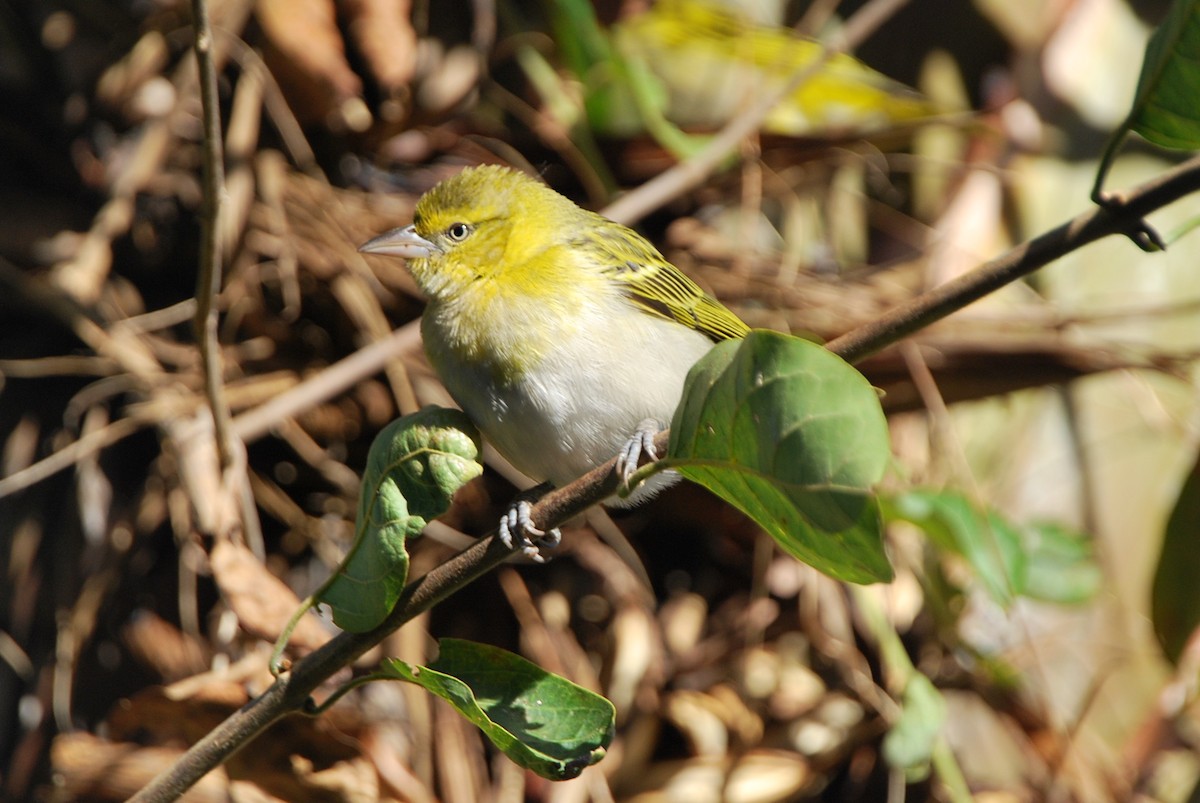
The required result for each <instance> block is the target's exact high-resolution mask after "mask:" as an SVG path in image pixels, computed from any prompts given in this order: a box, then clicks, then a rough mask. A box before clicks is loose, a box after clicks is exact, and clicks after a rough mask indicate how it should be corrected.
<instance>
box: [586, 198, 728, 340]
mask: <svg viewBox="0 0 1200 803" xmlns="http://www.w3.org/2000/svg"><path fill="white" fill-rule="evenodd" d="M600 221H601V223H600V225H597V226H595V227H589V230H588V234H587V235H586V236H585V239H584V240H582V241H581V242H579V243H576V244H573V245H574V246H575V247H576V248H579V249H580V250H582V251H583V252H584V253H585V254H586V255H587V256H588V258H590V259H593V260H595V262H596V265H597V267H598V268H599V269H600V270H601V271H603V272H604V274H605V275H607V276H609V277H610V278H612V279H613V280H614V281H616V282H618V283H619V284H620V285H621V286H622V287H623V288H624V290H625V294H626V295H627V296H628V297H629V300H630V301H632V302H633V303H635V304H637V305H638V306H640V307H642V308H643V309H645V310H646V311H647V312H649V313H651V314H653V315H658V316H661V317H663V318H667V319H670V320H674V321H678V322H679V323H681V324H683V325H684V326H687V327H690V328H692V329H695V330H696V331H698V332H701V333H703V334H704V335H707V336H708V337H709V338H711V339H712V340H715V341H719V340H726V339H729V338H738V337H744V336H745V335H747V334H748V333H749V332H750V327H748V326H746V324H744V323H743V322H742V321H741V319H740V318H738V317H737V316H736V315H734V314H733V313H732V312H730V311H729V310H728V309H726V308H725V307H724V306H722V304H721V302H719V301H717V300H716V299H715V298H713V297H712V296H710V295H708V294H707V293H705V292H704V291H703V290H702V289H700V286H699V285H698V284H696V283H695V282H694V281H692V280H691V279H689V278H688V277H687V275H686V274H684V273H683V271H681V270H679V268H677V267H675V266H674V265H672V264H671V263H670V262H668V261H667V259H666V257H664V256H663V255H662V254H660V253H659V252H658V249H657V248H655V247H654V246H653V245H651V244H650V243H649V242H648V241H647V240H646V239H645V238H644V237H642V236H641V235H640V234H638V233H637V232H635V231H633V230H632V229H629V228H626V227H625V226H622V225H620V224H618V223H613V222H612V221H610V220H607V219H604V218H600Z"/></svg>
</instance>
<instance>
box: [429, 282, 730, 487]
mask: <svg viewBox="0 0 1200 803" xmlns="http://www.w3.org/2000/svg"><path fill="white" fill-rule="evenodd" d="M620 310H621V312H620V314H618V315H615V316H614V315H613V314H612V313H613V310H612V308H608V309H607V310H605V311H601V310H599V309H597V310H592V311H588V310H579V312H580V314H581V317H580V318H578V319H576V320H575V321H574V322H573V323H575V324H577V325H576V326H574V327H573V330H572V331H571V332H566V333H563V335H562V337H561V339H559V340H554V341H552V342H551V345H550V346H549V347H547V348H545V349H543V353H542V355H541V356H540V359H539V362H538V363H537V364H536V365H534V366H531V367H530V368H529V369H528V370H526V371H524V372H523V374H522V375H521V376H519V377H516V378H513V379H511V380H507V381H501V380H498V379H497V378H496V371H495V370H494V369H493V368H492V367H490V366H488V365H486V364H483V363H481V362H480V361H478V360H470V361H468V360H466V359H464V358H463V357H462V356H460V354H459V353H456V352H455V350H453V349H449V348H445V347H441V346H439V341H444V340H445V338H444V337H442V334H444V333H438V332H436V331H430V330H431V329H434V330H436V329H437V327H438V326H439V323H438V321H437V319H436V318H435V319H433V320H426V322H425V324H424V329H425V334H426V349H427V351H428V353H429V357H430V361H431V362H432V363H433V365H434V368H435V369H436V370H437V371H438V373H439V375H440V376H441V378H442V381H443V382H444V383H445V385H446V388H447V390H449V391H450V394H451V395H452V396H453V397H454V399H455V401H457V402H458V403H459V405H460V406H461V407H462V408H463V410H464V411H465V412H466V413H467V415H468V416H470V418H471V419H472V421H474V422H475V424H476V426H478V427H479V429H480V431H481V432H482V433H483V435H484V437H485V438H487V440H488V441H490V442H491V443H492V445H493V446H495V447H496V449H497V450H498V451H500V453H501V454H503V455H504V456H505V457H506V458H508V460H509V461H511V462H512V464H513V465H514V466H516V467H517V468H518V469H520V470H521V471H522V472H524V473H525V474H527V475H529V476H530V477H531V478H533V479H535V480H539V481H549V482H550V483H552V484H553V485H555V486H561V485H564V484H566V483H568V482H570V481H571V480H573V479H575V478H577V477H579V476H580V475H582V474H584V473H586V472H587V471H589V470H590V469H592V468H594V467H595V466H597V465H600V464H601V463H603V462H605V461H607V460H608V459H610V458H611V457H613V456H615V455H616V454H617V452H618V451H619V450H620V449H621V447H622V446H623V445H624V444H625V443H626V441H627V440H628V439H629V438H630V436H631V435H633V433H634V431H635V430H636V428H637V427H638V425H639V424H640V423H641V422H643V421H645V420H647V419H649V420H653V421H655V422H657V424H658V425H659V427H660V428H662V427H666V426H668V425H669V424H670V421H671V416H672V415H673V413H674V411H675V408H676V406H677V405H678V404H679V400H680V396H681V394H682V390H683V382H684V379H685V377H686V376H687V372H688V370H689V369H690V368H691V367H692V365H693V364H694V363H695V362H696V360H698V359H699V358H700V357H701V356H703V355H704V354H705V353H707V352H708V350H709V349H710V348H712V345H713V344H712V341H710V340H709V339H708V338H707V337H705V336H704V335H703V334H701V333H699V332H696V331H694V330H692V329H689V328H687V327H685V326H682V325H680V324H677V323H674V322H671V321H668V320H665V319H661V318H657V317H655V316H652V315H649V314H647V313H645V312H643V311H641V310H638V309H636V308H634V307H632V306H631V305H627V304H621V305H620ZM589 312H590V315H589ZM427 315H428V312H427ZM589 318H590V319H589ZM659 484H660V485H661V484H662V483H659ZM644 495H645V494H639V496H644ZM633 501H635V502H636V501H638V500H637V499H635V500H633Z"/></svg>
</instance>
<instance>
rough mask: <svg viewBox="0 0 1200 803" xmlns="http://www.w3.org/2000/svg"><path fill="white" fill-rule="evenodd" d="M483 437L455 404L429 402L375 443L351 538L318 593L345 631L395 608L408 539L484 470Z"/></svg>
mask: <svg viewBox="0 0 1200 803" xmlns="http://www.w3.org/2000/svg"><path fill="white" fill-rule="evenodd" d="M479 449H480V447H479V436H478V434H477V433H476V430H475V428H474V427H473V426H472V425H471V422H470V421H468V420H467V417H466V416H465V415H464V414H463V413H461V412H459V411H458V410H447V409H442V408H436V407H430V408H428V409H425V410H422V411H421V412H419V413H414V414H412V415H408V416H405V417H403V418H400V419H397V420H396V421H393V422H392V423H391V424H389V425H388V426H387V427H385V428H384V429H383V431H382V432H380V433H379V435H378V436H376V438H375V442H374V443H372V444H371V451H370V453H369V455H368V456H367V470H366V473H365V475H364V476H363V484H362V489H361V491H360V492H359V501H358V517H357V519H356V520H355V525H354V528H355V533H354V544H353V545H352V546H351V548H350V551H349V553H347V555H346V557H345V559H344V560H343V561H342V564H341V566H339V567H338V571H337V573H336V574H335V575H334V576H333V577H332V578H330V581H329V582H328V583H327V584H326V586H325V587H324V588H322V589H321V590H320V591H319V592H318V593H317V594H316V599H317V601H318V602H324V603H327V604H328V605H329V606H330V607H331V608H332V609H333V621H334V622H336V623H337V625H338V627H340V628H342V629H343V630H348V631H351V632H353V633H361V632H364V631H367V630H370V629H372V628H374V627H376V626H377V625H379V624H380V623H381V622H382V621H383V620H384V618H386V617H387V615H388V614H389V613H390V612H391V610H392V608H393V606H395V604H396V600H397V599H398V598H399V596H400V592H401V590H403V588H404V581H405V580H406V579H407V577H408V550H407V547H406V543H405V542H406V541H407V540H408V539H409V538H412V537H414V536H416V535H419V534H420V533H421V530H423V529H424V528H425V525H426V524H427V523H428V522H429V521H430V520H431V519H434V518H436V517H438V516H440V515H441V514H442V513H444V512H446V509H447V508H448V507H449V506H450V498H451V497H452V496H453V495H454V492H455V491H457V490H458V489H459V488H460V487H461V486H462V485H464V484H465V483H466V482H467V481H469V480H471V479H472V478H474V477H477V476H478V475H479V474H480V472H482V471H483V465H482V464H481V463H480V462H479Z"/></svg>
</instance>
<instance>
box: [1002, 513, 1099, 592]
mask: <svg viewBox="0 0 1200 803" xmlns="http://www.w3.org/2000/svg"><path fill="white" fill-rule="evenodd" d="M1019 530H1020V532H1021V541H1022V544H1023V545H1024V550H1025V580H1024V583H1023V584H1022V587H1021V593H1022V594H1024V595H1025V596H1027V597H1030V598H1031V599H1038V600H1041V601H1043V602H1058V603H1061V604H1064V605H1077V604H1080V603H1084V602H1087V601H1088V600H1090V599H1092V598H1093V597H1095V596H1096V592H1098V591H1099V590H1100V583H1101V580H1102V579H1103V578H1102V575H1101V573H1100V567H1099V566H1098V565H1097V564H1096V556H1095V552H1094V550H1093V549H1092V543H1091V540H1090V539H1089V538H1088V537H1087V536H1086V535H1084V534H1083V533H1079V532H1075V531H1074V530H1068V529H1066V528H1064V527H1061V526H1059V525H1057V524H1052V523H1042V522H1037V523H1032V524H1025V525H1020V527H1019Z"/></svg>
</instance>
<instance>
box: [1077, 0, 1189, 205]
mask: <svg viewBox="0 0 1200 803" xmlns="http://www.w3.org/2000/svg"><path fill="white" fill-rule="evenodd" d="M1198 97H1200V0H1175V2H1174V3H1173V4H1172V5H1171V12H1170V14H1168V15H1167V18H1166V19H1165V20H1163V23H1162V24H1161V25H1159V26H1158V28H1157V29H1156V30H1155V31H1154V35H1153V36H1151V37H1150V41H1149V42H1147V43H1146V55H1145V57H1144V58H1143V59H1142V72H1141V75H1139V76H1138V86H1137V92H1135V93H1134V100H1133V106H1132V108H1130V110H1129V115H1128V116H1127V117H1126V118H1125V120H1124V122H1122V123H1121V125H1120V126H1119V127H1118V128H1117V130H1116V131H1114V132H1113V136H1112V138H1111V139H1109V141H1108V145H1107V146H1106V147H1105V149H1104V155H1103V156H1102V157H1101V159H1100V167H1099V168H1098V169H1097V170H1096V182H1095V184H1094V186H1093V187H1092V200H1094V201H1096V202H1097V203H1103V201H1104V196H1103V194H1102V192H1101V188H1102V187H1103V186H1104V179H1105V177H1107V175H1108V169H1109V167H1110V166H1111V165H1112V163H1113V160H1114V159H1115V158H1116V155H1117V152H1118V151H1119V150H1120V148H1121V145H1122V144H1123V143H1124V142H1125V138H1126V136H1127V135H1128V132H1129V131H1136V132H1137V133H1139V134H1141V135H1142V136H1143V137H1145V138H1146V139H1147V140H1148V141H1150V142H1152V143H1154V144H1155V145H1158V146H1159V147H1162V148H1186V149H1195V148H1200V106H1197V104H1196V98H1198Z"/></svg>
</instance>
